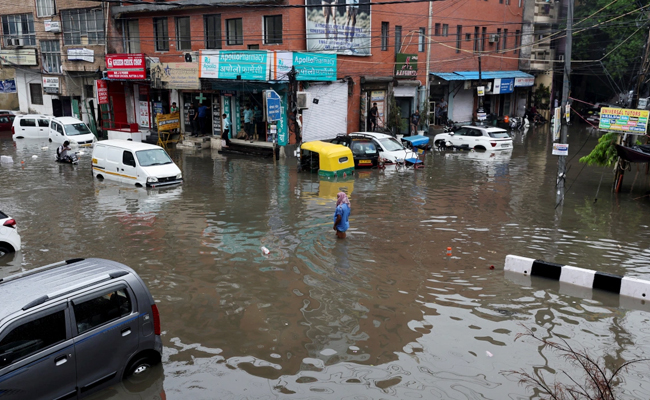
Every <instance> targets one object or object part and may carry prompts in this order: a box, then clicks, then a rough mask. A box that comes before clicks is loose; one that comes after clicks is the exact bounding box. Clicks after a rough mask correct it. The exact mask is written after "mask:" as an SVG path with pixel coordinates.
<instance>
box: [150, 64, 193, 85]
mask: <svg viewBox="0 0 650 400" xmlns="http://www.w3.org/2000/svg"><path fill="white" fill-rule="evenodd" d="M149 68H150V69H149V70H150V76H151V87H153V88H154V89H193V90H198V89H200V88H201V83H200V81H199V64H198V63H191V62H189V63H188V62H182V63H180V62H179V63H151V64H150V67H149Z"/></svg>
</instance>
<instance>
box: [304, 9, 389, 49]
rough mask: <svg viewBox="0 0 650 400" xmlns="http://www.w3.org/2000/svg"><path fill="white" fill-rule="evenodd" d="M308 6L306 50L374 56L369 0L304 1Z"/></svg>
mask: <svg viewBox="0 0 650 400" xmlns="http://www.w3.org/2000/svg"><path fill="white" fill-rule="evenodd" d="M326 4H327V5H326ZM346 4H347V7H345V6H346ZM305 5H306V6H307V7H306V10H305V19H306V20H307V21H306V29H307V32H306V33H307V51H316V52H319V53H336V54H345V55H350V56H370V55H371V49H372V44H371V43H370V37H371V35H372V33H371V29H370V28H371V26H372V25H371V24H370V0H347V1H346V2H343V3H339V2H338V1H327V2H322V1H321V0H305ZM339 5H340V6H341V7H339ZM378 34H379V32H377V33H375V35H376V36H377V35H378Z"/></svg>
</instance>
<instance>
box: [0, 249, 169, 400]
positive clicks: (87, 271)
mask: <svg viewBox="0 0 650 400" xmlns="http://www.w3.org/2000/svg"><path fill="white" fill-rule="evenodd" d="M161 354H162V342H161V339H160V318H159V314H158V309H157V307H156V304H155V303H154V300H153V297H152V296H151V294H150V293H149V290H148V289H147V287H146V286H145V284H144V282H143V281H142V279H141V278H140V277H139V276H138V275H137V274H136V273H135V271H134V270H132V269H131V268H129V267H127V266H125V265H122V264H119V263H116V262H114V261H109V260H103V259H96V258H95V259H92V258H91V259H73V260H67V261H62V262H59V263H55V264H51V265H47V266H45V267H41V268H37V269H34V270H31V271H27V272H24V273H22V274H18V275H13V276H10V277H7V278H4V279H0V397H1V398H2V399H3V400H4V399H34V400H37V399H76V398H80V397H84V396H85V395H87V394H90V393H92V392H94V391H96V390H98V389H100V388H102V387H105V386H107V385H111V384H114V383H116V382H119V381H120V380H121V379H123V378H125V377H128V376H130V375H134V374H135V375H137V374H142V373H145V372H146V371H147V370H148V369H150V367H151V366H152V365H153V364H155V363H158V362H160V358H161Z"/></svg>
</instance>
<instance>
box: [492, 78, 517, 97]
mask: <svg viewBox="0 0 650 400" xmlns="http://www.w3.org/2000/svg"><path fill="white" fill-rule="evenodd" d="M514 91H515V79H514V78H498V79H495V80H494V84H493V85H492V94H506V93H512V92H514Z"/></svg>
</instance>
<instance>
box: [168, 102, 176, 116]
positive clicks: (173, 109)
mask: <svg viewBox="0 0 650 400" xmlns="http://www.w3.org/2000/svg"><path fill="white" fill-rule="evenodd" d="M169 112H170V113H171V114H173V113H175V112H178V106H177V105H176V102H175V101H173V102H172V106H171V108H170V109H169Z"/></svg>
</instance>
